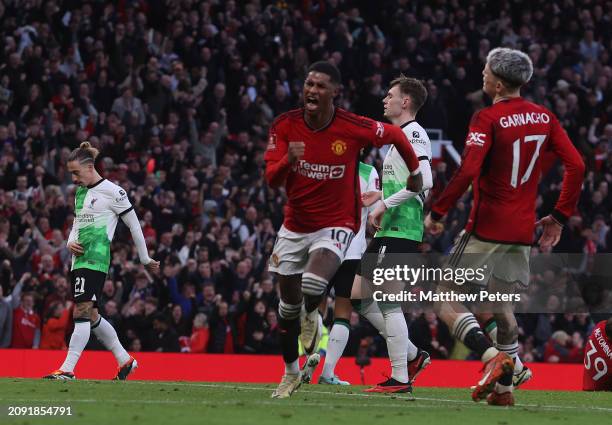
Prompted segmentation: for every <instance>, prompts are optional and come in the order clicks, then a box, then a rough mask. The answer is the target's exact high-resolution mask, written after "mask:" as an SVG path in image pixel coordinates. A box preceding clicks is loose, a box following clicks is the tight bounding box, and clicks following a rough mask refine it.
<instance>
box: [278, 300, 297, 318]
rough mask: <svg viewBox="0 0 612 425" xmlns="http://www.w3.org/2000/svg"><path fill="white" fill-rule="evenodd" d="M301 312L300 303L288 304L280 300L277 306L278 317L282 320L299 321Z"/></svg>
mask: <svg viewBox="0 0 612 425" xmlns="http://www.w3.org/2000/svg"><path fill="white" fill-rule="evenodd" d="M301 311H302V303H299V304H289V303H286V302H284V301H283V300H281V301H280V303H279V304H278V315H279V317H280V318H281V319H284V320H296V319H299V317H300V312H301Z"/></svg>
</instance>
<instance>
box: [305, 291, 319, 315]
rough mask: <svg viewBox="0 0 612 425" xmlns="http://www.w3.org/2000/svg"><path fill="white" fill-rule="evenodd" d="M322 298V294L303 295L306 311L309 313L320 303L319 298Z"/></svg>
mask: <svg viewBox="0 0 612 425" xmlns="http://www.w3.org/2000/svg"><path fill="white" fill-rule="evenodd" d="M322 299H323V295H304V307H305V308H306V313H311V312H313V311H314V310H316V309H317V308H318V307H319V304H321V300H322Z"/></svg>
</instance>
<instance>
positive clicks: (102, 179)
mask: <svg viewBox="0 0 612 425" xmlns="http://www.w3.org/2000/svg"><path fill="white" fill-rule="evenodd" d="M104 180H106V179H105V178H104V177H102V178H101V179H100V180H98V181H97V182H96V183H94V184H90V185H89V186H87V189H93V188H94V187H96V186H97V185H99V184H100V183H102V182H103V181H104Z"/></svg>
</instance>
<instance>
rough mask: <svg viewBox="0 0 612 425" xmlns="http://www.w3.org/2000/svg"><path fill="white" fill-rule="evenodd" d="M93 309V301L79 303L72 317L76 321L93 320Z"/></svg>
mask: <svg viewBox="0 0 612 425" xmlns="http://www.w3.org/2000/svg"><path fill="white" fill-rule="evenodd" d="M92 309H93V303H92V302H91V301H87V302H83V303H78V304H77V305H76V306H75V308H74V312H73V313H72V317H73V319H74V321H75V322H77V321H78V322H89V321H90V320H91V312H92Z"/></svg>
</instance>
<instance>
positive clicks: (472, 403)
mask: <svg viewBox="0 0 612 425" xmlns="http://www.w3.org/2000/svg"><path fill="white" fill-rule="evenodd" d="M131 383H133V384H143V385H175V386H176V385H179V386H187V387H204V388H225V389H239V390H247V391H271V388H266V387H242V386H238V385H223V384H202V383H195V382H193V383H191V382H175V383H171V382H159V381H156V382H147V381H131ZM298 392H299V393H312V394H325V395H339V396H345V397H369V398H375V397H378V398H381V397H384V396H380V395H370V394H357V393H352V394H350V393H337V392H329V391H318V390H304V389H302V388H300V390H298ZM395 397H397V398H398V399H400V400H417V401H418V400H421V401H441V402H446V403H457V404H462V405H465V406H473V407H477V406H480V405H479V404H475V403H474V402H472V401H464V400H451V399H445V398H433V397H402V396H395ZM516 406H518V407H534V408H538V409H547V410H553V411H554V410H579V411H581V410H587V411H589V410H597V411H602V412H612V408H609V407H597V406H592V407H586V406H557V405H540V404H522V403H517V404H516ZM426 407H429V406H426Z"/></svg>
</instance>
